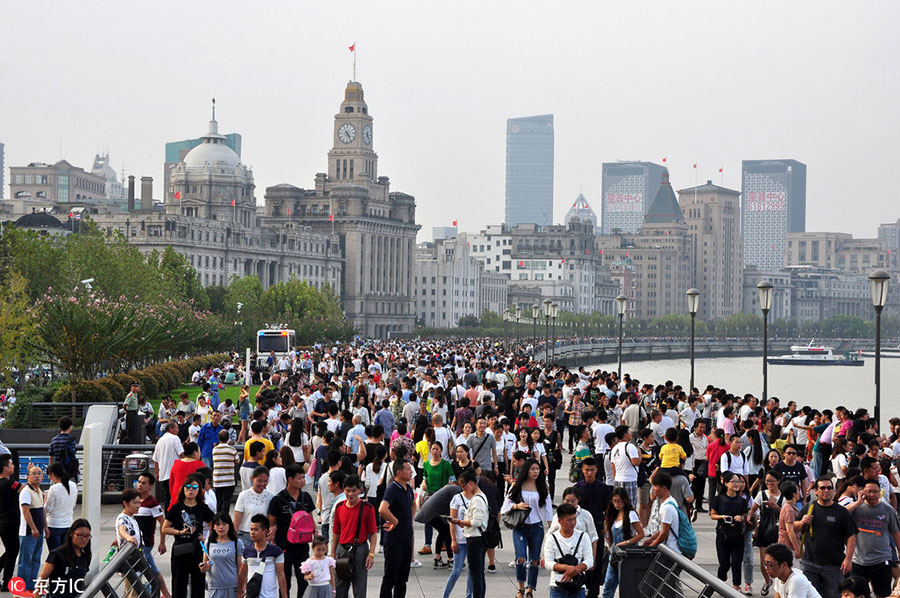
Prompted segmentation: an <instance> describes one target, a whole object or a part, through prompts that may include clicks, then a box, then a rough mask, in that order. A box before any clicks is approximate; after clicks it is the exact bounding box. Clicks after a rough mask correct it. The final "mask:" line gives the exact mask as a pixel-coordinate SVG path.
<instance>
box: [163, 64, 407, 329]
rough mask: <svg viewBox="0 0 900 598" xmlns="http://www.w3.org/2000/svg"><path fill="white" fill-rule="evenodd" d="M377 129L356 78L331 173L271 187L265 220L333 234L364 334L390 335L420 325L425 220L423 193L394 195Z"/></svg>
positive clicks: (339, 121)
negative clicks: (418, 265)
mask: <svg viewBox="0 0 900 598" xmlns="http://www.w3.org/2000/svg"><path fill="white" fill-rule="evenodd" d="M373 126H374V123H373V119H372V117H371V115H369V108H368V106H367V105H366V102H365V99H364V95H363V88H362V85H360V84H359V83H358V82H356V81H351V82H349V83H348V84H347V87H346V89H345V90H344V101H343V102H342V103H341V106H340V109H339V112H338V113H337V114H336V115H335V117H334V139H333V147H332V149H331V151H329V152H328V172H327V173H318V174H316V178H315V186H314V188H312V189H301V188H299V187H295V186H293V185H288V184H280V185H275V186H272V187H268V188H267V189H266V195H265V217H266V219H267V221H269V222H271V223H273V224H274V223H281V224H283V225H289V224H291V223H297V224H302V225H304V226H309V227H311V229H312V230H313V231H314V232H316V233H319V234H322V235H332V236H333V238H334V239H335V241H336V242H337V243H338V245H339V247H340V250H341V253H342V255H343V256H344V260H345V267H344V269H343V271H342V276H341V278H340V281H339V285H338V286H339V288H340V294H341V297H342V300H343V305H344V311H345V313H346V314H347V316H348V317H349V318H350V320H351V322H352V323H353V325H354V326H355V327H356V328H357V330H359V331H360V333H361V334H362V335H363V336H367V337H378V338H386V337H387V336H389V334H390V333H391V332H410V331H412V329H413V327H414V325H415V318H416V314H415V304H414V296H413V286H412V285H413V281H412V278H413V264H414V261H415V255H416V248H415V240H416V233H417V231H418V230H419V225H417V224H416V220H415V216H416V202H415V198H414V197H413V196H411V195H406V194H405V193H399V192H392V191H391V190H390V180H389V179H388V177H386V176H378V155H377V154H376V153H375V151H374V149H373V147H374V146H373V139H374V138H373V132H374V129H373ZM173 176H174V175H173Z"/></svg>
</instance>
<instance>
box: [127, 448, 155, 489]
mask: <svg viewBox="0 0 900 598" xmlns="http://www.w3.org/2000/svg"><path fill="white" fill-rule="evenodd" d="M148 471H150V457H149V456H148V455H145V454H144V453H131V454H130V455H128V456H127V457H125V462H124V463H123V464H122V473H123V474H124V475H125V489H126V490H127V489H128V488H134V487H135V486H136V485H137V480H138V477H139V476H140V475H141V474H142V473H147V472H148Z"/></svg>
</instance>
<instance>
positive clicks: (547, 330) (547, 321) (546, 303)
mask: <svg viewBox="0 0 900 598" xmlns="http://www.w3.org/2000/svg"><path fill="white" fill-rule="evenodd" d="M543 303H544V361H547V360H548V355H547V351H548V350H549V348H548V347H549V345H550V305H551V304H552V303H553V301H552V300H550V299H544V301H543Z"/></svg>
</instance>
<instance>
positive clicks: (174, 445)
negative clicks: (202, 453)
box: [153, 421, 184, 509]
mask: <svg viewBox="0 0 900 598" xmlns="http://www.w3.org/2000/svg"><path fill="white" fill-rule="evenodd" d="M183 452H184V445H183V444H181V438H179V437H178V422H174V421H170V422H169V423H168V424H166V433H165V434H163V435H162V437H161V438H160V439H159V440H157V441H156V448H154V449H153V469H154V473H155V474H156V496H157V497H158V499H159V502H161V503H162V505H163V508H164V509H168V508H169V503H170V502H171V498H172V497H171V496H169V476H170V475H171V473H172V465H174V464H175V460H176V459H178V458H179V457H181V454H182V453H183Z"/></svg>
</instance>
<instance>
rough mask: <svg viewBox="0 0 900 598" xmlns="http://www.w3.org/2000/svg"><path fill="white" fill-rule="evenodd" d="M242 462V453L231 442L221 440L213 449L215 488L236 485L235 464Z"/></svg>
mask: <svg viewBox="0 0 900 598" xmlns="http://www.w3.org/2000/svg"><path fill="white" fill-rule="evenodd" d="M240 462H241V460H240V455H238V452H237V451H236V450H235V448H234V447H233V446H231V445H230V444H225V443H222V442H220V443H219V444H217V445H216V446H214V447H213V450H212V464H213V466H212V471H213V484H212V485H213V488H225V487H227V486H234V485H235V484H234V466H235V465H237V464H239V463H240Z"/></svg>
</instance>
